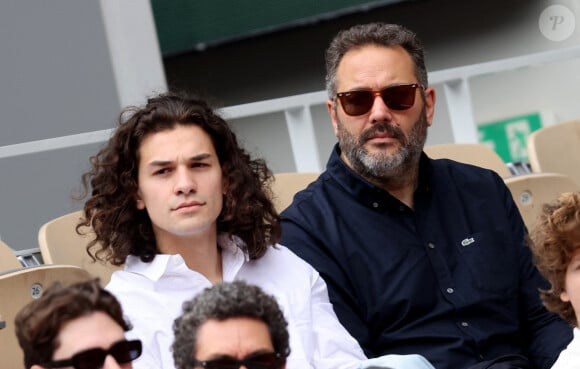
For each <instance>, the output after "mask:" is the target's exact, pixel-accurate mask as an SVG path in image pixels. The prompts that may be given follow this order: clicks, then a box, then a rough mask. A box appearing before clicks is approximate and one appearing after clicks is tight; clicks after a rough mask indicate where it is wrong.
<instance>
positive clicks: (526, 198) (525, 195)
mask: <svg viewBox="0 0 580 369" xmlns="http://www.w3.org/2000/svg"><path fill="white" fill-rule="evenodd" d="M504 182H505V183H506V185H507V187H508V188H509V190H510V192H511V193H512V196H513V198H514V200H515V202H516V205H517V206H518V209H519V211H520V213H521V215H522V218H523V219H524V223H525V224H526V227H528V231H531V230H532V229H533V228H534V227H535V225H536V223H537V220H538V217H539V216H540V214H541V213H542V207H543V205H544V204H546V203H550V202H552V201H554V200H555V199H556V198H557V197H558V196H560V194H561V193H563V192H574V191H580V186H579V185H577V184H576V183H575V182H574V181H573V180H572V179H571V178H570V177H568V176H566V175H563V174H558V173H530V174H522V175H519V176H513V177H509V178H504Z"/></svg>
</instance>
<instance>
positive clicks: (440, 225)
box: [280, 23, 572, 369]
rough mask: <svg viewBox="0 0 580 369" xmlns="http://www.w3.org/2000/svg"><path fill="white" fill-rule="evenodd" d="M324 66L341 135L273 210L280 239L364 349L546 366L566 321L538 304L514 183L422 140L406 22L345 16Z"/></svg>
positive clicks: (419, 51) (467, 363) (415, 46)
mask: <svg viewBox="0 0 580 369" xmlns="http://www.w3.org/2000/svg"><path fill="white" fill-rule="evenodd" d="M326 73H327V74H326V87H327V91H328V97H329V98H328V101H327V108H328V112H329V115H330V118H331V121H332V125H333V128H334V132H335V134H336V136H337V138H338V143H337V144H336V145H335V147H334V149H333V151H332V153H331V155H330V159H329V161H328V164H327V167H326V171H325V172H323V173H322V174H321V175H320V177H319V178H318V179H317V180H316V181H315V182H313V183H312V184H310V185H309V186H308V188H307V189H305V190H304V191H302V192H299V193H298V194H297V195H296V196H295V197H294V201H293V203H292V204H291V205H290V206H289V207H288V208H287V209H286V210H284V211H283V212H282V214H281V219H282V239H281V241H280V243H281V244H282V245H284V246H286V247H288V248H289V249H291V250H292V251H294V252H295V253H296V254H298V255H299V256H300V257H302V258H303V259H304V260H306V261H307V262H309V263H310V264H311V265H312V266H313V267H314V268H315V269H317V270H318V272H319V273H320V274H321V276H322V277H323V279H324V280H325V282H326V283H327V285H328V290H329V295H330V301H331V302H332V304H333V306H334V310H335V312H336V314H337V316H338V318H339V320H340V321H341V323H342V324H343V325H344V326H345V327H346V328H347V330H348V331H349V332H350V333H351V334H352V335H353V336H354V337H355V338H356V339H357V340H358V341H359V343H360V344H361V346H362V347H363V350H364V351H365V353H366V354H367V355H368V356H369V357H371V358H372V357H376V356H381V355H385V354H396V353H398V354H409V353H416V354H421V355H423V356H424V357H426V358H427V359H428V360H429V361H430V362H431V363H432V364H433V365H434V366H435V367H436V368H438V369H464V368H469V367H479V368H488V367H489V368H500V367H506V368H510V367H513V368H535V369H548V368H549V367H550V366H551V365H552V363H554V361H555V360H556V358H557V357H558V354H559V353H560V351H561V350H562V349H564V348H565V347H566V345H567V344H568V342H570V340H571V338H572V331H571V329H570V327H569V326H568V325H567V324H566V323H565V322H564V321H562V320H561V319H560V318H559V317H558V316H557V315H556V314H553V313H551V312H548V311H547V310H546V309H545V308H544V307H543V306H542V302H541V301H540V298H539V295H538V289H540V288H542V289H545V288H547V287H548V284H547V283H546V281H545V280H544V279H543V278H542V277H541V275H540V274H539V273H538V271H537V269H536V268H535V266H534V264H533V262H532V258H531V254H530V250H529V247H528V244H527V230H526V228H525V226H524V223H523V221H522V218H521V216H520V214H519V212H518V209H517V207H516V205H515V203H514V201H513V199H512V196H511V193H510V192H509V190H508V189H507V188H506V186H505V184H504V182H503V180H502V179H501V178H500V177H499V176H498V175H497V174H496V173H495V172H492V171H490V170H486V169H482V168H479V167H475V166H471V165H466V164H461V163H458V162H454V161H451V160H445V159H443V160H432V159H430V158H429V157H427V156H426V155H425V154H424V153H423V146H424V144H425V141H426V138H427V130H428V128H429V127H430V126H431V124H432V122H433V114H434V109H435V90H434V89H433V87H430V86H429V84H428V80H427V70H426V67H425V60H424V54H423V46H422V45H421V42H420V41H419V39H418V38H417V36H416V35H415V34H414V33H413V32H412V31H410V30H408V29H406V28H404V27H402V26H400V25H395V24H384V23H371V24H363V25H357V26H354V27H352V28H350V29H347V30H344V31H342V32H340V33H338V35H337V36H336V37H335V38H334V39H333V40H332V42H331V44H330V46H329V48H328V49H327V51H326ZM528 361H529V363H528Z"/></svg>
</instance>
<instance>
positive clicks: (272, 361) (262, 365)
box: [191, 352, 286, 369]
mask: <svg viewBox="0 0 580 369" xmlns="http://www.w3.org/2000/svg"><path fill="white" fill-rule="evenodd" d="M285 362H286V357H285V356H282V355H281V354H279V353H277V352H259V353H253V354H250V355H248V356H246V357H245V358H243V359H240V360H238V359H236V358H234V357H231V356H224V357H220V358H218V359H213V360H205V361H203V360H202V361H200V360H193V361H192V362H191V365H192V366H193V367H196V366H201V367H204V368H206V369H239V368H240V366H242V365H243V366H245V367H246V368H248V369H280V367H282V365H283V364H284V363H285Z"/></svg>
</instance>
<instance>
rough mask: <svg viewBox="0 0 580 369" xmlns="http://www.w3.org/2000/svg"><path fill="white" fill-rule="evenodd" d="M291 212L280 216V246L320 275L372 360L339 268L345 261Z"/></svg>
mask: <svg viewBox="0 0 580 369" xmlns="http://www.w3.org/2000/svg"><path fill="white" fill-rule="evenodd" d="M292 211H293V214H292V215H290V214H288V211H285V212H284V214H283V216H282V229H283V232H282V240H281V242H280V244H282V245H284V246H286V247H288V248H289V249H290V250H292V251H293V252H294V253H295V254H297V255H298V256H299V257H301V258H302V259H303V260H305V261H306V262H308V263H309V264H310V265H312V266H313V267H314V269H316V270H317V271H318V272H319V273H320V275H321V276H322V278H323V279H324V281H325V282H326V285H327V286H328V293H329V298H330V302H331V303H332V305H333V308H334V311H335V312H336V315H337V316H338V318H339V320H340V322H341V323H342V325H343V326H344V327H345V328H346V329H347V330H348V331H349V332H350V334H351V335H352V336H353V337H354V338H355V339H356V340H357V341H358V342H359V344H360V345H361V347H362V349H363V350H364V351H365V354H366V355H367V356H369V357H373V356H374V355H373V352H372V350H371V344H372V342H371V340H370V338H369V334H368V332H369V330H368V327H367V324H366V322H365V320H364V319H363V316H364V313H363V309H364V307H363V306H361V303H360V302H359V301H357V298H356V296H354V291H353V287H352V284H351V282H350V279H349V277H348V274H347V273H346V272H345V270H344V269H343V268H342V266H341V264H342V263H348V260H341V258H340V256H338V255H337V254H336V252H333V250H332V248H331V247H328V245H326V244H324V243H323V241H322V239H321V238H319V237H320V235H323V234H324V231H323V230H322V229H319V230H318V232H315V231H314V229H316V223H315V222H312V223H310V222H307V221H306V222H304V223H305V224H301V223H302V222H299V221H297V220H296V218H295V215H294V212H295V209H293V210H292ZM322 237H324V236H322ZM326 242H330V241H329V240H326Z"/></svg>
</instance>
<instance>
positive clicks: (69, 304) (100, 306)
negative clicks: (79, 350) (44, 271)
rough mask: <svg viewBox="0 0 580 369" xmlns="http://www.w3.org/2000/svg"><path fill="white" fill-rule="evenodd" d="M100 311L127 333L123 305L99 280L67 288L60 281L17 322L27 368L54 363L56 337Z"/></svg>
mask: <svg viewBox="0 0 580 369" xmlns="http://www.w3.org/2000/svg"><path fill="white" fill-rule="evenodd" d="M97 311H101V312H103V313H105V314H107V315H108V316H110V317H111V319H113V320H114V321H115V322H117V323H118V324H119V326H121V328H123V330H125V331H128V330H129V329H130V328H131V327H130V325H129V324H128V323H127V322H126V321H125V320H124V319H123V311H122V309H121V305H120V304H119V302H118V301H117V299H115V297H114V296H113V295H112V294H111V293H109V292H108V291H106V290H104V289H102V288H101V287H100V285H99V281H98V279H95V280H90V281H86V282H80V283H75V284H72V285H70V286H65V285H63V284H61V283H59V282H56V283H55V284H53V285H51V286H50V287H49V288H47V289H46V290H45V291H44V293H43V294H42V296H41V297H40V298H38V299H37V300H34V301H32V302H30V303H29V304H28V305H26V306H24V307H23V308H22V309H21V310H20V311H19V312H18V314H17V315H16V318H15V319H14V326H15V330H16V337H18V343H19V344H20V347H21V348H22V351H23V352H24V365H25V368H30V367H31V366H32V365H35V364H36V365H42V364H44V363H47V362H49V361H52V355H53V354H54V351H55V350H56V348H57V345H58V342H57V337H58V335H59V333H60V330H61V328H62V327H63V325H65V324H66V323H68V322H70V321H72V320H75V319H78V318H80V317H83V316H86V315H88V314H91V313H94V312H97Z"/></svg>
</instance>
